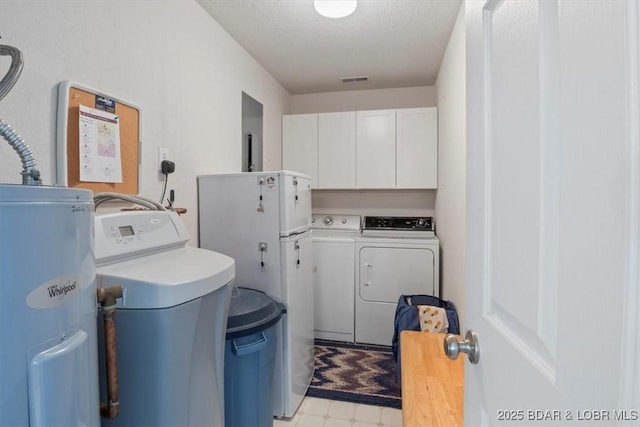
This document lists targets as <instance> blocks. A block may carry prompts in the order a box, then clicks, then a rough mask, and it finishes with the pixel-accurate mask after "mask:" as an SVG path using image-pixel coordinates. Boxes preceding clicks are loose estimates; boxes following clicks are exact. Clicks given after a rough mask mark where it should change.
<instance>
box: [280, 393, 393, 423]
mask: <svg viewBox="0 0 640 427" xmlns="http://www.w3.org/2000/svg"><path fill="white" fill-rule="evenodd" d="M294 426H295V427H402V411H401V410H400V409H393V408H383V407H381V406H371V405H361V404H359V403H348V402H338V401H336V400H327V399H318V398H315V397H305V398H304V400H303V401H302V404H301V405H300V408H299V409H298V412H296V415H295V416H294V417H293V418H291V419H289V420H275V421H274V422H273V427H294Z"/></svg>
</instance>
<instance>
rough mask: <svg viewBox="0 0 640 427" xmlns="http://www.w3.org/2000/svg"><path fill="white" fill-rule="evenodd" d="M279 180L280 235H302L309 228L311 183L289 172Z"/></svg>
mask: <svg viewBox="0 0 640 427" xmlns="http://www.w3.org/2000/svg"><path fill="white" fill-rule="evenodd" d="M280 179H281V183H280V206H281V210H282V213H281V214H280V235H281V236H289V235H290V234H295V233H302V232H303V231H305V230H308V229H309V227H310V226H311V182H310V181H309V179H308V178H306V177H303V176H300V175H297V174H291V173H289V172H283V173H281V174H280ZM267 186H268V184H267Z"/></svg>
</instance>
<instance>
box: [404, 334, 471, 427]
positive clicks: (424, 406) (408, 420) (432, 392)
mask: <svg viewBox="0 0 640 427" xmlns="http://www.w3.org/2000/svg"><path fill="white" fill-rule="evenodd" d="M444 337H445V335H444V334H431V333H428V332H415V331H402V332H401V333H400V343H401V354H400V357H401V366H402V424H403V425H404V427H427V426H443V427H449V426H462V425H463V414H464V410H463V408H464V406H463V398H464V361H465V357H464V355H460V357H458V359H457V360H450V359H449V358H447V356H445V354H444V351H443V341H444Z"/></svg>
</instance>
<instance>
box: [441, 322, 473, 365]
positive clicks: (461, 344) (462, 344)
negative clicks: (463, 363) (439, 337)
mask: <svg viewBox="0 0 640 427" xmlns="http://www.w3.org/2000/svg"><path fill="white" fill-rule="evenodd" d="M464 338H465V339H464V341H463V340H461V339H458V337H457V335H454V334H447V336H446V337H444V354H446V355H447V357H448V358H449V359H451V360H456V359H457V358H458V355H459V354H460V353H465V354H466V355H467V357H468V358H469V362H471V363H472V364H473V365H476V364H477V363H478V361H479V360H480V345H479V343H478V335H477V334H476V333H475V332H473V331H472V330H468V331H467V333H466V334H465V336H464Z"/></svg>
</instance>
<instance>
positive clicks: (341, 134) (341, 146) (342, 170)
mask: <svg viewBox="0 0 640 427" xmlns="http://www.w3.org/2000/svg"><path fill="white" fill-rule="evenodd" d="M355 186H356V113H355V111H346V112H343V113H320V114H318V188H355Z"/></svg>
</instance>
